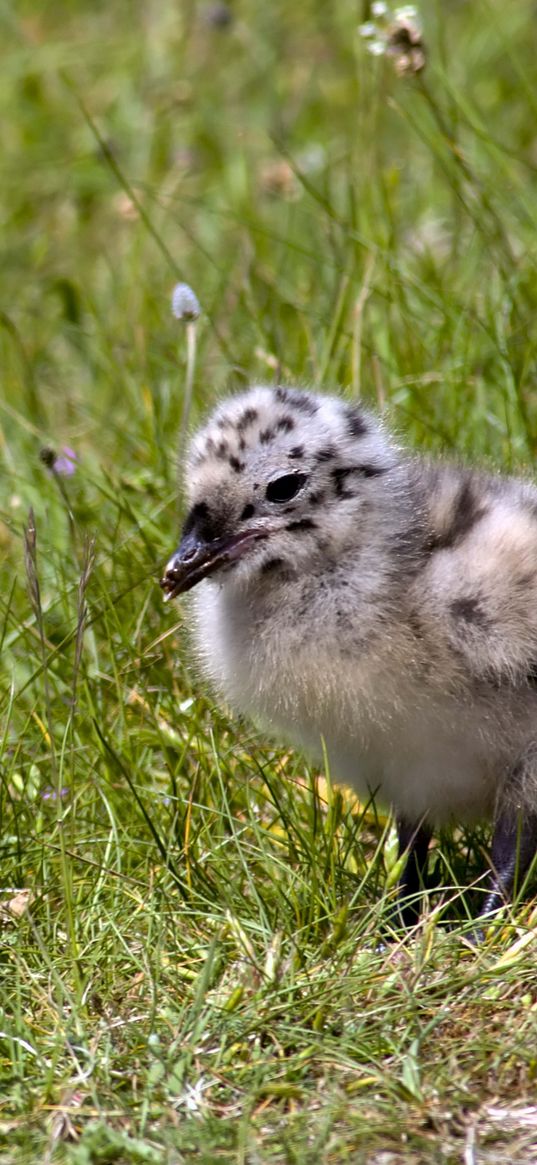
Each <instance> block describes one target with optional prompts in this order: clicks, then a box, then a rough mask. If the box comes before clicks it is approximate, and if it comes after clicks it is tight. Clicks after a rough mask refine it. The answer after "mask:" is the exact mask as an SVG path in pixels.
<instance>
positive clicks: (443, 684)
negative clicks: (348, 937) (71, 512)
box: [161, 386, 537, 922]
mask: <svg viewBox="0 0 537 1165" xmlns="http://www.w3.org/2000/svg"><path fill="white" fill-rule="evenodd" d="M185 485H186V491H187V495H188V503H189V509H188V514H187V518H186V521H185V524H184V528H183V532H182V537H181V542H180V545H179V548H178V549H177V550H176V552H175V554H174V555H173V556H172V558H171V559H170V561H169V562H168V564H167V567H166V570H165V574H164V578H163V579H162V583H161V585H162V587H163V589H164V591H165V597H166V598H173V597H174V596H176V595H179V594H181V593H182V592H184V591H188V590H190V589H191V588H193V587H195V588H196V589H195V592H194V595H193V606H192V616H193V636H194V642H195V647H196V651H197V656H198V659H199V661H200V664H201V666H202V669H203V671H204V673H205V675H206V676H207V677H208V678H209V680H210V681H211V683H212V685H213V686H214V687H215V688H216V690H217V691H218V692H219V693H221V694H222V696H224V697H225V699H226V700H227V701H229V703H230V704H231V705H232V707H234V708H235V709H236V710H237V711H238V712H239V713H245V714H247V715H249V716H251V717H253V718H254V720H255V721H256V722H257V723H258V724H260V725H262V726H263V728H264V729H266V730H268V731H269V732H270V733H271V734H272V735H273V736H274V737H276V738H279V739H281V740H285V741H286V742H291V743H293V744H294V745H296V746H297V747H299V748H300V749H302V750H303V751H304V752H305V753H306V754H308V755H309V756H310V757H312V758H314V759H316V760H317V761H322V759H323V756H324V752H325V750H326V754H327V756H328V760H329V763H330V768H331V772H332V774H333V776H334V777H335V778H336V780H337V779H339V780H340V781H342V782H344V783H345V784H348V785H351V786H353V787H354V789H355V790H356V791H357V793H358V794H359V796H360V797H361V798H362V799H369V798H371V797H373V798H375V799H376V800H377V802H379V803H381V804H384V805H385V806H391V807H393V809H394V811H395V814H396V820H397V825H398V835H399V845H400V850H401V852H402V853H403V852H406V855H407V857H406V865H405V869H404V873H403V875H402V878H401V886H400V892H401V914H402V917H403V919H404V921H405V922H409V921H411V920H412V919H413V918H414V917H415V909H416V901H417V895H418V893H419V890H420V888H422V887H423V884H424V872H425V867H426V862H427V849H428V845H429V841H430V838H431V835H432V832H433V830H434V829H435V828H436V827H437V826H439V825H444V824H446V823H450V822H453V823H462V822H471V821H475V820H477V819H481V818H491V819H492V820H493V823H494V825H493V840H492V851H491V859H490V870H489V874H488V879H489V881H488V887H487V890H488V892H487V894H486V896H484V901H483V904H482V910H481V913H489V912H490V911H493V910H496V909H497V908H499V907H500V906H501V905H502V904H503V903H505V902H506V901H509V900H510V898H511V897H512V894H513V891H514V889H515V883H516V882H517V880H518V883H520V881H521V880H522V879H523V878H524V876H525V874H526V873H527V871H528V869H529V866H530V865H531V862H532V859H533V857H534V855H535V853H536V851H537V487H535V486H534V485H533V484H531V483H530V482H527V481H524V480H520V479H515V478H510V477H501V476H495V475H492V474H489V473H485V472H480V471H478V470H475V469H472V468H468V467H462V466H460V465H455V464H448V463H445V462H442V461H435V460H432V459H429V458H427V457H425V456H420V455H416V454H414V453H411V452H409V451H408V450H405V449H402V448H400V447H399V446H398V444H397V443H396V442H395V441H394V439H393V438H392V437H391V436H390V434H389V433H388V432H387V431H386V430H385V428H384V426H383V424H382V423H381V422H380V421H379V420H378V418H377V417H375V416H374V415H372V414H371V413H369V412H367V411H366V410H365V409H362V407H361V406H356V405H354V404H349V403H348V402H347V401H345V400H343V399H340V398H338V397H334V396H327V395H321V394H314V393H311V392H305V391H300V390H296V389H289V388H284V387H266V386H257V387H254V388H252V389H250V390H249V391H247V392H246V393H243V394H241V395H237V396H234V397H232V398H231V399H229V400H225V401H224V402H223V403H222V404H220V405H219V406H218V407H217V408H216V410H215V411H214V413H213V414H212V415H211V417H210V418H209V420H208V421H207V423H206V424H205V426H204V427H203V428H202V429H201V430H200V431H199V432H198V433H196V434H195V435H194V437H193V439H192V442H191V445H190V450H189V455H188V458H187V463H186V474H185Z"/></svg>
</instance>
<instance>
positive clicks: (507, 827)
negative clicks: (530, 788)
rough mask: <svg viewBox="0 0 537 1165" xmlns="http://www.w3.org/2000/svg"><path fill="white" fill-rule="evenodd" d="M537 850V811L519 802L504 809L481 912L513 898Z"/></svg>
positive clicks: (496, 830) (496, 827)
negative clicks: (519, 806)
mask: <svg viewBox="0 0 537 1165" xmlns="http://www.w3.org/2000/svg"><path fill="white" fill-rule="evenodd" d="M536 853H537V813H532V812H530V811H529V810H528V809H519V808H517V807H516V806H512V805H505V806H503V807H502V808H501V809H500V812H499V813H498V815H497V817H496V822H495V825H494V833H493V836H492V851H491V855H490V865H491V873H490V880H489V892H488V894H487V896H486V898H485V901H484V903H483V906H482V907H481V909H480V911H479V914H480V915H482V914H489V913H490V911H492V910H498V909H499V908H500V906H505V903H506V902H510V901H511V899H512V897H513V894H514V893H515V892H516V890H517V888H518V887H519V886H520V885H521V884H522V882H523V880H524V877H525V875H526V873H527V872H528V869H529V867H530V865H531V862H532V860H533V858H534V856H535V854H536Z"/></svg>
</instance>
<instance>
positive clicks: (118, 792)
mask: <svg viewBox="0 0 537 1165" xmlns="http://www.w3.org/2000/svg"><path fill="white" fill-rule="evenodd" d="M220 11H223V9H220ZM228 11H229V15H230V20H229V23H228V24H227V25H226V26H222V24H221V23H219V22H218V20H217V19H216V14H217V12H218V6H214V5H211V4H210V3H206V4H202V3H199V4H194V3H193V2H189V0H185V3H183V4H177V5H171V4H168V3H164V2H163V0H154V3H152V4H150V5H149V4H147V3H144V4H142V3H140V4H138V3H129V4H127V3H126V2H125V0H118V2H117V3H114V4H112V5H105V4H101V3H93V4H91V5H90V4H85V3H83V2H81V0H77V2H74V3H66V2H65V0H64V2H63V3H62V2H61V0H58V2H57V3H56V4H54V5H52V4H47V3H42V4H40V5H35V4H31V3H29V2H28V0H26V2H25V0H21V2H20V3H18V4H16V5H8V4H5V3H4V4H3V5H2V7H1V9H0V15H1V21H2V26H1V31H2V38H3V43H4V45H5V46H6V48H7V50H8V51H5V52H4V55H3V68H2V71H1V75H0V116H1V119H2V125H3V129H4V133H3V143H2V156H1V159H0V171H1V179H2V181H1V183H0V206H1V209H2V218H3V221H4V226H5V246H4V256H3V264H2V284H1V303H0V347H1V367H2V393H1V399H0V425H1V429H0V435H1V446H0V453H1V471H2V490H1V494H0V506H1V511H0V517H1V520H0V553H1V555H2V580H3V585H2V588H1V594H0V643H1V644H2V661H3V663H2V673H1V686H0V697H1V702H2V723H1V740H2V752H1V762H0V763H1V768H0V816H1V821H2V839H1V851H0V852H1V855H2V878H1V886H0V889H1V891H2V893H1V895H0V911H1V917H0V925H1V927H2V938H1V948H0V966H1V970H2V975H1V981H0V1000H1V1010H2V1016H1V1018H0V1031H1V1033H2V1034H1V1038H0V1097H1V1099H0V1137H1V1138H2V1148H1V1150H0V1153H1V1157H0V1159H1V1161H2V1162H6V1165H12V1163H13V1165H14V1163H15V1162H16V1163H22V1162H34V1161H35V1162H50V1165H55V1163H56V1162H58V1163H60V1162H64V1161H65V1162H69V1163H72V1165H93V1163H95V1165H97V1163H99V1162H108V1161H118V1162H120V1163H121V1162H124V1163H130V1162H138V1161H140V1162H143V1161H149V1162H151V1163H155V1165H156V1163H158V1165H180V1163H182V1162H188V1161H191V1160H192V1161H194V1160H195V1161H196V1162H198V1161H199V1162H207V1163H209V1162H214V1161H222V1162H230V1163H231V1162H233V1163H236V1165H257V1163H262V1165H265V1163H266V1165H269V1163H271V1165H272V1163H274V1165H276V1163H278V1165H279V1163H280V1162H285V1163H290V1165H293V1163H295V1162H300V1163H305V1162H308V1163H309V1162H311V1163H312V1165H313V1163H317V1162H319V1161H323V1162H324V1161H326V1162H330V1163H332V1162H334V1163H335V1162H343V1161H346V1160H350V1161H353V1162H358V1163H364V1165H365V1163H367V1165H401V1163H403V1162H404V1163H416V1165H418V1163H421V1162H424V1161H427V1162H446V1163H448V1162H449V1163H455V1162H457V1163H458V1162H464V1165H472V1163H473V1162H476V1163H477V1162H479V1165H494V1163H496V1162H505V1161H507V1160H508V1161H509V1162H512V1163H513V1165H518V1163H524V1165H530V1163H531V1162H533V1161H534V1160H535V1159H536V1155H537V1113H536V1109H535V1107H533V1102H534V1098H535V1087H536V1083H535V1080H536V1076H537V1038H536V1037H537V1030H536V1029H537V1019H536V1017H537V997H536V993H535V946H536V943H535V937H534V936H535V926H536V919H535V915H534V914H533V915H532V913H531V906H528V905H527V904H526V905H525V904H524V903H523V902H520V903H518V905H517V907H516V910H515V911H514V912H513V915H512V916H511V918H510V919H509V920H507V922H506V925H505V926H503V927H502V928H500V929H499V930H498V931H497V932H496V933H495V934H494V935H491V936H490V938H489V940H488V941H487V942H486V943H485V944H484V945H483V946H482V947H480V948H478V949H472V947H471V946H470V945H469V944H468V943H466V942H465V939H464V933H465V930H467V918H468V910H469V907H470V904H471V899H470V897H469V896H466V897H465V896H463V895H462V892H461V889H460V888H461V887H464V886H465V885H466V884H467V883H468V882H470V881H472V879H475V877H476V876H477V875H478V873H479V871H480V869H481V868H482V865H483V856H482V847H483V846H484V845H485V844H486V842H487V835H486V833H485V832H480V831H477V830H476V831H475V832H474V833H472V834H458V835H457V836H451V837H450V836H446V837H445V838H442V839H441V843H440V846H439V848H438V850H437V857H436V865H437V875H438V878H439V881H440V882H441V884H442V885H443V886H445V887H446V889H445V891H444V895H443V898H439V896H433V897H432V899H431V903H430V908H429V910H428V912H426V914H425V917H424V921H423V924H422V925H421V926H420V927H419V929H418V930H417V932H416V934H415V936H413V937H412V938H411V940H410V941H408V942H407V943H406V944H401V943H400V942H394V943H392V944H389V945H387V946H383V945H382V944H381V943H380V942H379V939H380V937H381V936H382V934H383V933H385V928H386V925H387V918H388V914H389V907H390V900H391V896H392V895H393V886H394V881H395V877H396V873H397V870H396V867H395V866H394V861H395V857H394V849H393V836H392V833H391V831H390V827H389V823H387V822H386V821H385V820H384V819H380V820H379V819H377V818H376V817H375V815H374V813H373V812H372V809H371V807H362V808H359V807H358V806H356V805H355V804H354V803H353V802H352V800H350V799H349V798H348V797H347V796H346V795H344V794H342V793H341V792H340V791H338V790H337V789H334V788H332V787H331V785H330V783H329V782H328V783H326V782H324V783H323V782H321V783H319V781H318V779H317V775H316V774H315V773H311V772H310V770H309V769H308V768H307V766H306V765H305V764H304V762H303V761H302V760H301V758H300V757H294V756H292V755H291V754H282V753H278V752H276V751H275V749H274V748H273V746H272V745H271V743H270V742H269V741H266V740H262V739H260V738H259V736H257V735H255V733H254V731H253V729H251V728H250V727H249V726H248V725H245V724H239V723H237V722H234V721H231V720H228V719H227V718H226V714H225V711H223V710H222V709H218V708H216V707H215V706H214V703H213V700H212V699H211V696H210V693H208V692H204V691H203V690H202V688H201V686H200V684H199V683H198V682H197V680H196V677H195V675H194V674H193V672H192V671H191V670H190V668H189V654H188V646H187V627H186V625H185V618H186V616H185V614H184V612H183V610H182V608H181V605H180V604H176V605H172V606H169V607H164V606H163V604H162V600H161V594H160V592H159V588H158V586H157V580H158V577H159V574H160V572H161V568H162V564H163V563H164V562H165V561H166V559H167V557H168V556H169V553H170V552H171V550H172V549H173V546H174V542H175V538H176V533H177V527H178V520H179V511H180V503H179V504H178V501H177V489H176V467H175V461H176V449H177V444H178V436H179V433H178V430H179V423H180V418H181V413H182V408H183V392H184V386H185V377H186V337H185V332H184V330H183V329H182V327H181V325H180V324H178V323H177V321H175V320H173V319H172V316H171V312H170V306H169V296H170V291H171V288H172V287H173V284H174V283H175V281H176V280H177V279H183V280H186V281H187V282H188V283H189V284H191V285H192V287H193V288H194V289H195V291H196V293H197V295H198V296H199V299H200V301H201V303H202V307H203V315H202V317H201V319H200V321H199V324H198V327H197V361H196V369H195V394H194V404H193V418H192V419H193V420H194V421H195V420H196V419H197V418H198V417H199V416H201V415H202V414H203V412H204V411H205V410H206V409H207V408H208V407H209V406H210V405H211V404H212V402H213V401H214V400H216V399H217V398H218V397H219V396H220V395H221V394H222V393H224V392H227V391H229V390H233V389H235V388H237V387H240V386H241V385H244V384H246V383H248V382H249V381H251V380H252V379H255V378H268V379H270V380H273V379H274V377H276V376H279V377H281V378H282V379H284V380H286V381H290V382H292V383H300V384H304V383H305V384H310V385H315V386H317V385H323V386H326V387H328V388H334V387H335V386H340V387H341V390H342V391H345V392H347V393H348V394H349V396H353V395H356V394H357V393H361V394H362V396H363V397H364V398H365V399H366V400H367V401H368V402H370V403H372V404H373V405H376V406H378V407H381V408H386V410H387V412H388V414H389V417H390V420H391V421H392V422H393V424H394V425H395V426H396V427H397V428H398V429H399V431H400V432H401V434H402V436H403V437H404V438H405V440H408V441H409V442H410V443H413V444H416V445H419V446H420V447H425V448H430V449H433V450H436V451H442V450H443V451H446V452H448V453H450V452H452V453H453V452H455V451H456V452H457V454H461V455H464V456H467V457H469V458H473V459H476V460H480V461H483V460H485V461H488V462H489V463H491V464H493V465H502V466H506V467H508V468H524V469H525V470H527V471H528V472H531V471H532V467H533V458H534V455H535V452H536V451H537V394H536V391H535V381H536V344H537V329H536V326H535V320H536V318H537V275H536V269H535V257H536V241H535V240H536V223H537V184H536V178H537V136H536V132H535V125H536V116H535V115H536V109H537V87H536V85H535V44H534V40H535V38H534V31H535V25H534V5H533V3H531V2H530V0H513V2H512V3H510V4H508V5H506V4H502V3H500V0H475V3H472V4H464V3H462V2H457V3H455V2H453V3H451V4H449V5H447V4H440V3H438V4H433V3H431V4H428V5H427V6H426V7H425V5H424V6H423V17H424V26H425V40H426V45H427V51H428V65H427V69H426V71H425V72H424V73H423V74H422V75H421V76H416V77H406V78H402V77H397V76H396V74H395V71H394V69H393V67H392V65H391V63H390V62H389V61H387V60H386V59H383V58H380V59H379V58H374V57H372V56H370V55H369V54H368V53H367V52H366V49H365V46H364V43H363V41H362V40H361V39H360V37H359V36H358V35H357V25H358V23H359V22H360V21H361V20H363V19H365V18H366V17H367V16H368V10H367V5H366V4H365V3H364V4H363V5H360V4H353V3H351V0H334V3H332V4H317V3H314V2H313V0H306V2H305V3H303V4H301V5H289V4H287V3H284V2H283V0H274V2H273V3H272V4H265V5H261V4H258V3H255V0H237V2H236V3H233V4H232V5H231V6H230V8H229V10H228ZM49 446H50V447H52V448H53V449H55V450H61V449H62V447H63V446H69V447H71V448H72V449H74V450H75V452H76V454H77V457H78V463H77V467H76V473H75V474H74V475H73V476H72V477H61V476H60V475H58V474H56V475H55V474H52V473H51V472H50V470H47V467H46V465H45V464H44V463H43V461H42V460H41V459H40V450H42V449H43V447H49ZM30 510H32V512H33V515H34V517H33V519H32V520H30V519H29V512H30ZM34 529H35V536H34V533H33V531H34ZM25 546H26V552H25ZM25 562H26V565H25ZM442 901H443V902H444V904H445V903H446V902H447V903H448V906H447V908H446V910H447V917H448V919H450V920H451V922H452V923H453V922H454V923H455V925H454V926H451V927H447V926H446V925H445V921H442V918H441V917H440V910H439V904H440V903H441V902H442ZM444 919H445V916H444ZM383 928H384V929H383Z"/></svg>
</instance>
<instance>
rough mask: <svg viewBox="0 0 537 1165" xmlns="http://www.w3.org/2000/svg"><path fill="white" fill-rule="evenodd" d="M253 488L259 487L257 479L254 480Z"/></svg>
mask: <svg viewBox="0 0 537 1165" xmlns="http://www.w3.org/2000/svg"><path fill="white" fill-rule="evenodd" d="M253 488H254V489H259V482H258V481H254V484H253Z"/></svg>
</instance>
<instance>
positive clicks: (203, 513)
mask: <svg viewBox="0 0 537 1165" xmlns="http://www.w3.org/2000/svg"><path fill="white" fill-rule="evenodd" d="M208 516H209V507H208V505H207V502H197V503H196V505H195V506H192V509H191V510H189V512H188V514H187V516H186V518H185V522H184V526H183V536H184V535H185V534H190V532H191V530H193V529H194V526H197V525H198V523H200V522H203V521H204V519H205V518H207V517H208Z"/></svg>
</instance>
